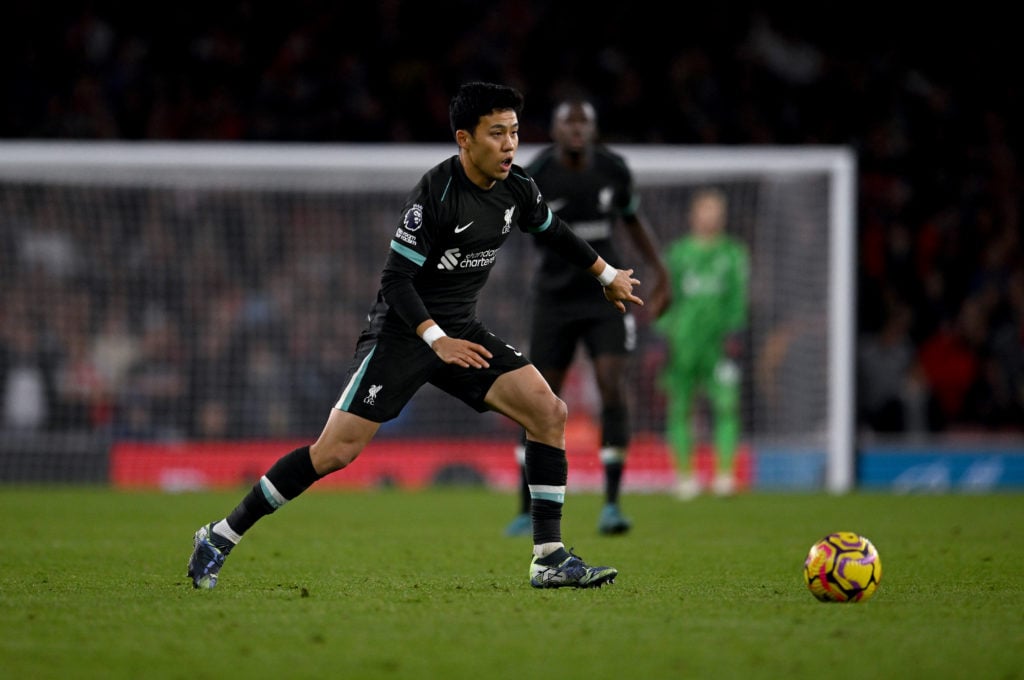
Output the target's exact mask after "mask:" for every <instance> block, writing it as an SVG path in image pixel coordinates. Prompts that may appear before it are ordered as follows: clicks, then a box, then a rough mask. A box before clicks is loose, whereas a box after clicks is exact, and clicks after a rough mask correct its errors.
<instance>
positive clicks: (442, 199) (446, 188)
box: [441, 177, 452, 203]
mask: <svg viewBox="0 0 1024 680" xmlns="http://www.w3.org/2000/svg"><path fill="white" fill-rule="evenodd" d="M451 185H452V178H451V177H449V178H448V182H447V183H446V184H445V185H444V191H442V192H441V202H442V203H444V199H446V198H447V197H448V188H449V187H450V186H451Z"/></svg>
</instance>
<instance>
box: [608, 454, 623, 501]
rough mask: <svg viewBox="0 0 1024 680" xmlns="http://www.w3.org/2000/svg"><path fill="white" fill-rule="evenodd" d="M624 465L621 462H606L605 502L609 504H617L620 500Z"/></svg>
mask: <svg viewBox="0 0 1024 680" xmlns="http://www.w3.org/2000/svg"><path fill="white" fill-rule="evenodd" d="M623 467H624V465H623V463H621V462H615V463H605V464H604V498H605V502H606V503H608V504H609V505H615V504H617V503H618V502H619V489H620V488H621V487H622V469H623Z"/></svg>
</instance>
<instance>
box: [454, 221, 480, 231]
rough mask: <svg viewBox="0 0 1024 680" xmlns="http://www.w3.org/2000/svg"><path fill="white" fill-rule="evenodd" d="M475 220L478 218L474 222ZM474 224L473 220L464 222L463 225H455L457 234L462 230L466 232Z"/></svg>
mask: <svg viewBox="0 0 1024 680" xmlns="http://www.w3.org/2000/svg"><path fill="white" fill-rule="evenodd" d="M475 221H476V220H474V222H475ZM472 225H473V222H467V223H466V224H463V225H462V226H461V227H455V233H456V234H461V233H462V232H464V231H466V230H467V229H469V228H470V227H471V226H472Z"/></svg>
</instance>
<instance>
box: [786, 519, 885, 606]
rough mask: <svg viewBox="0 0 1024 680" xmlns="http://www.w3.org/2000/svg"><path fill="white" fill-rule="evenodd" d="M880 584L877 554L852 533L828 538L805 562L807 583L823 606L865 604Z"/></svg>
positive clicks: (814, 547) (858, 536)
mask: <svg viewBox="0 0 1024 680" xmlns="http://www.w3.org/2000/svg"><path fill="white" fill-rule="evenodd" d="M881 580H882V560H881V558H880V557H879V556H878V551H877V550H875V546H874V545H872V543H871V541H869V540H868V539H866V538H864V537H863V536H861V535H859V534H857V533H854V532H852V531H838V532H836V533H834V534H829V535H828V536H826V537H825V538H823V539H821V540H820V541H818V542H817V543H815V544H814V545H812V546H811V549H810V551H809V552H808V553H807V559H806V560H804V582H805V583H806V584H807V589H808V590H810V591H811V594H812V595H814V597H816V598H818V599H819V600H821V601H822V602H863V601H864V600H867V599H868V598H870V597H871V596H872V595H874V594H875V591H876V590H877V589H878V583H879V581H881Z"/></svg>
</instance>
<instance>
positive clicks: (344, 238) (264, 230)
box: [0, 141, 856, 493]
mask: <svg viewBox="0 0 1024 680" xmlns="http://www.w3.org/2000/svg"><path fill="white" fill-rule="evenodd" d="M538 148H539V147H538V146H536V145H530V146H525V145H524V146H523V147H522V148H521V149H520V153H519V156H518V158H517V162H520V163H521V164H525V163H526V161H527V160H529V158H530V156H531V155H532V154H533V153H535V152H536V150H537V149H538ZM614 148H615V149H616V150H618V151H620V152H621V153H623V154H624V155H625V156H626V158H627V160H628V162H629V164H630V166H631V168H632V170H633V172H634V174H635V177H636V180H637V185H638V188H639V189H640V193H641V197H642V201H643V203H642V207H643V209H644V212H645V214H646V215H647V217H648V219H649V221H650V222H651V226H652V227H653V228H654V229H655V231H656V232H657V235H658V237H659V239H660V240H661V241H662V243H663V244H666V243H667V242H668V241H670V240H672V239H673V238H675V237H677V236H679V235H681V234H682V232H683V230H684V229H685V227H686V225H685V214H686V204H687V201H688V198H689V196H690V195H691V194H692V193H693V191H694V190H695V189H697V188H699V187H702V186H706V185H715V186H717V187H719V188H721V189H722V190H723V191H725V193H726V195H727V196H728V198H729V211H730V217H731V220H730V225H729V229H730V231H731V232H733V233H734V234H735V235H736V236H738V237H739V238H741V239H743V240H745V241H746V242H747V243H748V245H749V247H750V251H751V263H752V270H751V275H752V288H751V314H750V325H749V329H748V331H747V335H748V343H747V346H748V350H747V352H746V354H745V357H744V362H745V365H746V368H747V370H746V376H745V378H744V380H745V383H744V411H743V428H744V440H745V442H746V443H747V445H748V446H749V448H750V450H751V451H752V454H753V455H754V457H755V458H756V461H757V465H758V466H759V469H760V471H761V472H760V474H761V477H760V482H759V483H761V484H762V485H763V486H765V487H766V488H770V487H773V486H774V487H804V488H822V489H827V490H828V491H831V492H834V493H843V492H846V491H849V490H851V489H852V488H853V486H854V484H855V465H854V463H855V452H854V436H855V434H854V370H853V367H854V309H855V301H856V293H855V276H854V265H855V250H856V246H855V241H854V231H855V226H854V225H855V211H856V181H855V175H856V161H855V157H854V155H853V153H852V151H850V150H849V149H846V148H840V147H810V148H808V147H787V148H779V147H770V148H764V147H729V148H724V147H673V146H633V145H616V146H614ZM454 152H455V148H454V146H453V145H447V144H445V145H438V144H431V145H410V144H264V143H260V144H237V143H159V142H144V143H143V142H139V143H134V142H114V143H108V142H43V141H21V142H18V141H11V142H0V239H2V242H0V246H2V248H0V303H2V304H0V309H3V310H4V311H3V312H0V314H3V323H4V325H5V326H7V330H5V331H4V333H3V334H2V338H0V340H2V342H3V343H4V347H5V348H6V349H7V350H8V352H7V355H8V356H14V354H15V352H14V351H13V349H12V348H14V347H15V346H17V347H18V348H19V349H18V351H19V352H22V353H23V354H24V355H25V356H26V357H33V359H31V360H29V361H28V362H27V364H26V367H25V370H24V372H22V373H17V374H16V377H17V379H18V380H21V381H22V382H21V383H17V384H15V383H13V382H11V378H10V376H11V375H12V372H11V371H10V370H9V371H7V374H6V375H7V379H8V382H7V384H6V385H4V388H5V390H6V392H5V395H6V398H7V399H8V400H10V399H15V400H16V401H17V402H18V403H17V405H18V408H14V407H13V406H12V405H11V404H6V405H5V408H7V410H6V411H5V415H4V421H3V422H2V423H0V433H12V432H17V438H18V440H19V441H21V440H23V438H25V437H30V438H31V437H32V436H33V433H36V434H38V436H40V437H44V436H52V435H53V434H54V433H69V432H73V433H77V434H81V433H83V432H84V433H90V432H93V433H102V437H103V438H104V441H108V442H111V441H113V442H116V441H119V440H128V439H130V440H151V441H205V440H217V441H224V440H232V439H249V438H254V437H255V438H261V439H265V440H271V439H281V438H293V437H308V436H310V435H311V434H315V432H317V431H319V427H320V426H321V425H322V422H323V418H324V416H325V415H326V414H325V411H324V409H325V404H326V405H328V406H329V404H330V403H332V400H333V397H334V396H335V391H336V390H337V389H338V387H339V373H338V372H339V370H340V368H341V367H342V366H343V365H344V363H345V361H347V358H348V356H349V354H350V352H351V350H352V348H353V347H354V342H355V338H356V336H357V334H358V332H359V330H360V329H361V326H362V323H363V319H364V317H365V312H366V310H367V309H368V307H369V305H370V303H371V302H372V298H373V295H374V293H375V292H376V288H377V285H378V282H379V272H380V267H381V265H382V264H383V262H384V258H385V257H386V251H387V245H388V240H389V238H390V235H391V234H393V232H394V227H395V224H396V222H397V219H398V211H399V210H400V208H401V203H402V201H403V199H404V197H405V195H406V194H407V193H408V192H409V191H410V190H411V189H412V187H413V186H414V184H415V183H416V182H417V181H418V179H419V178H420V176H421V175H422V174H423V173H424V172H425V171H426V170H427V169H428V168H430V167H432V166H433V165H434V164H436V163H437V162H439V161H440V160H442V159H444V158H446V157H448V156H450V155H452V154H453V153H454ZM532 247H533V245H532V243H531V242H530V239H528V238H512V239H510V240H509V242H508V244H507V245H506V246H505V250H506V251H507V252H503V253H502V257H500V258H498V265H497V266H496V268H495V270H494V272H493V273H492V280H491V283H490V284H489V286H488V287H487V288H486V289H485V297H484V298H483V299H482V300H481V316H482V318H484V321H485V322H486V323H488V324H489V325H490V326H492V327H493V328H494V329H495V330H497V331H498V332H501V333H503V334H507V335H506V339H507V340H509V341H510V342H516V343H520V344H524V345H525V342H526V335H527V332H526V331H527V329H526V325H525V324H526V320H527V318H528V317H527V316H526V313H527V309H528V306H527V305H528V301H529V300H528V291H529V277H530V276H531V275H532V270H533V267H532V260H533V252H532V250H531V249H532ZM624 250H625V251H626V252H627V253H628V254H629V255H630V256H635V255H636V254H635V253H632V252H631V251H630V250H629V248H628V246H627V247H626V248H624ZM630 266H633V265H632V264H630ZM635 268H636V269H637V270H638V272H639V273H640V274H641V278H642V274H643V265H642V263H640V261H639V260H637V265H636V267H635ZM14 326H17V327H18V329H17V332H15V331H14V330H12V329H13V328H14ZM641 347H642V348H643V349H642V351H641V352H640V354H639V356H638V357H637V361H636V367H635V370H634V381H633V385H634V392H635V394H634V407H633V408H632V412H633V415H632V418H633V421H634V422H633V428H634V430H635V431H636V432H638V433H640V434H641V436H642V435H644V434H646V435H648V436H649V437H650V438H652V439H657V438H658V437H660V436H661V435H662V433H663V431H664V419H665V417H666V416H665V413H664V404H663V400H662V398H661V395H660V392H659V389H658V387H657V384H656V383H657V380H656V377H657V369H658V367H659V362H660V360H661V358H663V355H662V354H659V352H662V351H663V348H662V347H661V346H660V344H659V340H658V338H657V337H656V336H655V335H654V334H653V333H652V332H651V330H650V328H649V327H647V328H643V329H641ZM18 356H21V354H19V355H18ZM33 361H35V364H34V366H35V369H37V370H35V372H34V373H33V370H32V369H33V363H32V362H33ZM16 367H17V368H18V370H19V371H20V370H21V365H20V364H17V366H16ZM32 380H36V381H37V382H38V383H39V385H40V389H38V390H35V391H33V390H32V389H30V388H27V387H25V386H26V385H28V386H31V385H32V384H33V383H32ZM15 382H16V381H15ZM15 388H18V389H21V390H22V391H21V392H17V390H16V389H15ZM26 394H29V395H34V396H30V397H25V396H24V395H26ZM12 395H21V396H20V397H12ZM582 408H584V409H585V408H586V407H585V406H584V407H582ZM405 435H410V436H414V437H418V438H422V439H424V440H430V439H431V438H438V439H441V438H447V439H445V441H449V440H450V439H451V438H452V437H461V436H467V437H473V438H476V439H481V438H482V439H493V440H495V441H500V442H507V444H508V449H509V451H510V453H509V455H510V456H511V449H512V445H513V440H514V438H515V433H514V428H511V427H509V426H508V424H506V423H504V422H503V421H502V420H501V419H500V418H497V417H495V418H490V417H488V416H484V417H481V418H473V417H472V415H471V414H469V415H468V417H467V414H466V413H465V412H464V410H463V407H461V406H459V407H454V408H453V407H452V403H451V402H450V401H447V395H443V394H442V393H439V392H437V393H434V392H427V393H425V394H424V395H423V396H422V398H421V397H420V396H418V397H417V398H416V399H415V400H414V403H413V404H411V405H410V408H409V409H408V413H406V414H403V415H402V416H401V417H400V418H399V419H398V420H397V421H395V422H394V423H389V424H388V425H387V426H386V427H385V428H383V429H382V436H383V437H385V438H387V437H389V436H393V437H396V438H397V437H402V436H405ZM8 440H9V441H13V440H12V439H10V438H8ZM0 448H2V447H0ZM37 448H38V447H37ZM0 454H3V451H0ZM0 476H2V465H0Z"/></svg>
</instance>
